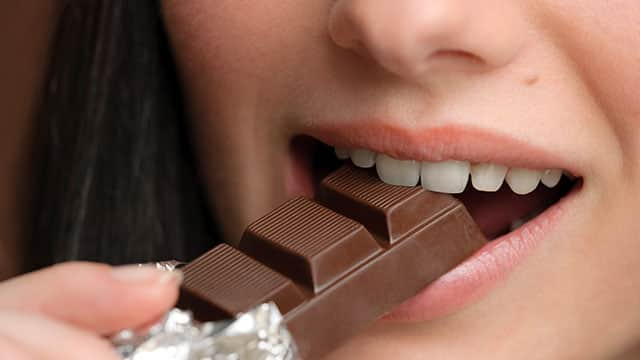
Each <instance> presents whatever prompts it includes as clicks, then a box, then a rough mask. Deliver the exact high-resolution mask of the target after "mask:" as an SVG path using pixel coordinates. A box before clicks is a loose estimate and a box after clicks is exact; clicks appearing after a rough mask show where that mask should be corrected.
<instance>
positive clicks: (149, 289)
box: [0, 263, 181, 334]
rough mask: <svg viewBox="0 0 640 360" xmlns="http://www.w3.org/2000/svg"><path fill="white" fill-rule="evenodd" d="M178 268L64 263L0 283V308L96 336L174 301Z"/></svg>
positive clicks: (142, 321) (145, 320)
mask: <svg viewBox="0 0 640 360" xmlns="http://www.w3.org/2000/svg"><path fill="white" fill-rule="evenodd" d="M180 275H181V274H180V273H179V272H173V273H170V272H166V271H160V270H157V269H155V268H153V267H138V266H124V267H109V266H107V265H101V264H93V263H66V264H61V265H56V266H53V267H51V268H48V269H45V270H41V271H37V272H34V273H30V274H27V275H23V276H20V277H17V278H14V279H11V280H9V281H6V282H4V283H0V310H2V309H5V310H6V309H13V310H18V311H24V312H38V313H41V314H44V315H46V316H49V317H53V318H55V319H59V320H61V321H64V322H69V323H71V324H74V325H76V326H79V327H82V328H84V329H88V330H91V331H94V332H98V333H101V334H109V333H113V332H115V331H117V330H120V329H122V328H129V327H137V326H139V325H142V324H145V323H148V322H150V321H152V320H154V319H156V318H158V317H159V316H161V315H162V313H164V312H165V311H166V310H168V309H169V308H170V307H171V306H172V305H173V304H174V303H175V301H176V298H177V296H178V285H179V282H180V279H181V276H180Z"/></svg>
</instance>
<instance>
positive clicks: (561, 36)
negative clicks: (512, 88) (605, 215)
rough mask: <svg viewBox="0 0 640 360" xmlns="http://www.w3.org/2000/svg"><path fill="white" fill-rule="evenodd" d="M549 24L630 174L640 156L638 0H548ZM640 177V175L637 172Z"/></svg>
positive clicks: (639, 20)
mask: <svg viewBox="0 0 640 360" xmlns="http://www.w3.org/2000/svg"><path fill="white" fill-rule="evenodd" d="M547 2H548V4H546V5H545V6H544V8H545V9H546V10H547V11H548V13H547V14H544V15H543V16H541V17H540V18H543V19H547V22H548V23H547V24H545V25H547V26H546V28H547V29H550V31H552V32H554V34H553V36H554V38H555V39H557V41H558V42H559V44H558V46H560V47H562V48H563V49H565V51H566V53H567V54H569V56H571V61H572V62H573V63H574V64H575V65H576V66H577V67H578V69H579V71H580V72H581V76H582V78H583V79H585V81H586V82H587V86H588V87H589V90H590V91H591V93H592V95H593V96H594V98H595V99H596V100H597V102H598V103H599V105H600V106H601V107H602V108H603V110H604V112H605V115H606V118H607V120H608V121H609V124H608V125H609V127H611V128H612V129H613V131H614V132H615V134H616V136H617V138H618V140H619V143H620V144H621V146H622V148H623V149H622V150H623V153H624V155H625V161H626V164H625V167H626V169H627V174H631V173H637V172H638V170H637V169H636V167H637V166H636V164H637V163H638V162H639V160H640V131H639V129H638V126H639V125H640V102H639V101H638V95H637V92H638V90H637V84H638V83H640V71H639V69H640V51H638V50H637V49H639V48H640V3H638V2H636V1H626V0H614V1H596V0H588V1H580V2H575V1H570V0H563V1H553V2H552V1H551V0H548V1H547ZM639 175H640V174H639Z"/></svg>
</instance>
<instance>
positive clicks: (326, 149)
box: [290, 135, 582, 240]
mask: <svg viewBox="0 0 640 360" xmlns="http://www.w3.org/2000/svg"><path fill="white" fill-rule="evenodd" d="M290 151H291V155H292V159H293V161H294V163H295V165H294V167H296V168H297V169H299V170H300V171H298V172H297V174H298V176H297V177H298V179H297V181H299V182H303V183H306V185H305V186H299V187H298V188H304V189H307V190H306V191H305V194H304V195H306V196H309V197H313V195H314V192H315V189H317V187H318V185H319V182H320V181H321V180H322V178H324V177H325V176H326V175H328V174H329V173H330V172H331V171H333V170H335V169H337V168H338V167H339V166H340V165H341V164H342V163H343V162H345V161H351V162H353V163H354V164H355V165H356V166H358V167H362V168H375V170H376V171H377V173H378V176H379V177H380V179H381V180H382V181H384V182H386V183H389V184H392V185H401V186H423V187H424V188H425V189H427V190H430V191H436V192H441V193H449V194H453V195H454V196H455V197H457V198H458V199H459V200H460V201H461V202H462V203H463V204H464V205H465V206H466V208H467V210H468V211H469V213H470V214H471V216H472V217H473V218H474V220H475V221H476V223H477V224H478V226H479V227H480V229H481V230H482V232H483V233H484V235H485V236H486V237H487V239H489V240H494V239H496V238H498V237H500V236H502V235H505V234H508V233H510V232H512V231H514V230H516V229H517V228H518V227H520V226H522V225H523V224H525V223H527V222H528V221H529V220H532V219H534V218H535V217H536V216H537V215H539V214H541V213H543V212H544V211H545V210H546V209H547V208H549V207H551V206H552V205H554V204H556V203H557V202H559V201H560V200H561V199H562V198H563V197H564V196H566V195H567V194H569V193H570V192H571V191H572V190H576V189H579V187H581V186H582V180H581V178H580V177H576V176H574V175H572V174H569V173H567V171H565V170H564V169H526V168H515V167H512V168H509V167H506V166H504V165H501V164H492V163H480V164H473V163H469V162H468V161H465V160H464V159H459V160H449V161H440V162H420V161H414V160H396V159H393V158H392V157H390V156H387V155H385V154H376V153H374V152H371V151H368V150H362V149H354V150H346V149H334V148H333V147H331V146H328V145H326V144H324V143H322V142H320V141H318V140H316V139H314V138H312V137H310V136H306V135H301V136H297V137H295V138H294V139H293V140H292V142H291V146H290Z"/></svg>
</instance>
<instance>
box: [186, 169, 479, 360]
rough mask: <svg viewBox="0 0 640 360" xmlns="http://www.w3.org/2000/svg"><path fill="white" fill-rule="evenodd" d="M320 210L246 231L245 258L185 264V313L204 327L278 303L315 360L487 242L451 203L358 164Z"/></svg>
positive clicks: (281, 213)
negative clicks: (386, 179) (385, 179)
mask: <svg viewBox="0 0 640 360" xmlns="http://www.w3.org/2000/svg"><path fill="white" fill-rule="evenodd" d="M318 202H319V203H322V204H323V205H320V204H319V203H316V202H313V201H311V200H308V199H305V198H296V199H292V200H290V201H287V202H286V203H284V204H283V205H282V206H280V207H278V208H276V209H275V210H273V211H272V212H271V213H269V214H267V215H266V216H265V217H263V218H261V219H259V220H258V221H256V222H254V223H253V224H251V225H250V226H249V227H248V228H247V230H246V231H245V234H244V236H243V238H242V240H241V242H240V245H239V248H240V251H238V250H235V249H233V248H231V247H229V246H227V245H219V246H218V247H216V248H214V249H213V250H211V251H210V252H208V253H207V254H205V255H203V256H202V257H200V258H198V259H196V260H195V261H194V262H192V263H190V264H189V265H187V266H186V267H185V268H184V269H183V271H184V274H185V282H184V285H183V288H182V293H181V298H180V304H179V305H180V306H184V307H186V308H190V309H191V310H193V311H194V314H195V317H196V318H197V319H199V320H202V321H205V320H219V319H223V318H229V317H232V316H234V315H236V314H237V313H238V312H243V311H247V310H249V309H250V308H252V307H254V306H256V305H258V304H260V303H263V302H267V301H273V302H275V303H276V304H277V305H278V307H279V309H280V311H281V312H282V313H283V315H284V321H285V323H286V325H287V327H288V328H289V330H290V331H291V333H292V334H293V336H294V338H295V339H296V343H297V345H298V348H299V351H300V353H301V356H302V357H303V358H304V359H307V360H308V359H316V358H318V357H320V356H321V355H323V354H325V353H326V352H328V351H330V350H332V349H334V348H335V347H337V346H338V345H340V344H341V343H343V342H344V341H346V340H347V339H348V338H350V337H351V336H353V335H355V334H356V333H357V332H358V331H360V330H362V329H363V328H364V327H365V326H366V325H368V324H370V323H371V322H373V321H374V320H376V319H377V318H379V317H380V316H382V315H384V314H385V313H387V312H388V311H390V310H392V309H393V308H394V307H395V306H397V305H399V304H400V303H402V302H403V301H405V300H407V299H408V298H410V297H412V296H414V295H416V294H417V293H418V292H419V291H420V290H422V289H423V288H424V287H425V286H426V285H428V284H429V283H431V282H432V281H433V280H435V279H437V278H438V277H439V276H441V275H442V274H444V273H446V272H447V271H449V270H451V269H452V268H453V267H455V266H456V265H458V264H459V263H460V262H462V261H463V260H464V259H465V258H467V257H468V256H470V255H471V254H472V253H473V252H475V251H476V250H477V249H479V248H480V247H482V246H483V245H484V244H485V243H486V240H485V239H484V236H483V235H482V234H481V232H480V230H479V229H478V228H477V226H476V224H475V223H474V222H473V220H472V219H471V217H470V216H469V214H468V213H467V211H466V209H465V208H464V206H463V205H462V204H461V203H459V202H458V201H457V200H455V199H454V198H453V197H451V196H448V195H442V194H435V193H430V192H427V191H425V190H423V189H421V188H418V187H415V188H408V187H398V186H392V185H387V184H384V183H382V182H381V181H379V180H378V179H377V177H376V175H375V174H374V173H372V172H371V171H367V170H362V169H357V168H354V167H352V166H345V167H343V168H341V169H339V170H338V171H336V172H334V173H333V174H331V175H329V176H328V177H327V178H325V179H324V180H323V182H322V184H321V189H320V191H319V199H318Z"/></svg>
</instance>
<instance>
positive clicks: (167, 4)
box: [163, 0, 328, 101]
mask: <svg viewBox="0 0 640 360" xmlns="http://www.w3.org/2000/svg"><path fill="white" fill-rule="evenodd" d="M314 6H315V8H314ZM321 7H323V8H328V6H324V5H323V4H322V2H318V1H314V2H312V4H311V5H310V4H307V2H301V1H293V0H279V1H277V2H272V1H259V2H256V1H245V0H222V1H216V2H211V1H204V0H165V1H164V3H163V9H164V13H165V19H166V22H167V27H168V29H169V33H170V37H171V39H172V42H173V44H174V48H175V50H176V55H177V57H178V60H179V62H180V64H181V71H182V72H183V76H185V77H186V80H187V81H188V83H189V84H188V85H189V87H192V86H197V87H199V88H201V89H196V90H212V91H213V90H214V88H215V90H216V91H219V92H220V93H222V94H228V91H229V90H234V92H238V91H243V92H246V93H247V94H246V95H247V96H251V95H252V94H251V93H252V92H262V94H263V95H264V94H267V95H268V94H270V93H271V92H272V91H273V90H274V89H282V88H283V87H284V86H285V85H287V84H290V83H291V80H292V78H293V72H292V71H290V69H293V68H297V67H299V66H301V65H302V64H300V63H299V58H300V55H301V54H304V53H305V52H304V47H305V46H306V44H308V43H309V41H310V39H312V38H314V39H315V36H314V31H317V30H321V29H323V28H324V27H323V26H322V25H321V23H322V21H323V20H322V19H321V18H319V17H318V16H313V15H311V14H314V13H315V14H322V13H323V12H322V11H323V9H320V8H321ZM325 12H326V11H325ZM212 84H215V87H214V86H212ZM278 85H282V86H278ZM289 86H290V85H289ZM267 88H268V89H267ZM225 97H227V98H229V96H225ZM261 101H263V100H261Z"/></svg>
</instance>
